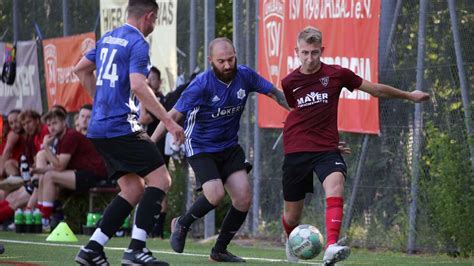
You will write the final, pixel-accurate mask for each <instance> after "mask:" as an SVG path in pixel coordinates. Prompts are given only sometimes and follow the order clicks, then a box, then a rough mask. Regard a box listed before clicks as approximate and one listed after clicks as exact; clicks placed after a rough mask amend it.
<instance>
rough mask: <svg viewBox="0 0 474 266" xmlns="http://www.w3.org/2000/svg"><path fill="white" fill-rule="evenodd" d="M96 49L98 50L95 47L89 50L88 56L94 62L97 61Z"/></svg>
mask: <svg viewBox="0 0 474 266" xmlns="http://www.w3.org/2000/svg"><path fill="white" fill-rule="evenodd" d="M95 51H96V49H95V48H93V49H91V50H90V51H89V52H87V54H86V58H87V59H89V60H90V61H92V62H95Z"/></svg>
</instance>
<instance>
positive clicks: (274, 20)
mask: <svg viewBox="0 0 474 266" xmlns="http://www.w3.org/2000/svg"><path fill="white" fill-rule="evenodd" d="M260 3H261V4H260V24H259V46H258V50H259V57H258V71H259V73H260V74H261V75H262V76H263V77H265V78H267V79H268V80H270V81H271V82H272V83H273V84H274V85H275V86H276V87H278V88H281V79H282V78H284V77H285V76H286V75H287V74H288V73H290V72H291V71H293V70H294V69H296V68H297V67H299V66H300V65H301V63H300V61H299V59H298V57H297V55H296V53H295V46H296V39H297V35H298V33H299V32H300V31H301V30H302V29H303V28H304V27H306V26H314V27H317V28H318V29H319V30H321V32H322V33H323V46H324V47H325V50H324V53H323V55H322V57H321V59H322V61H323V62H325V63H327V64H337V65H341V66H343V67H345V68H349V69H351V70H352V71H354V72H355V73H356V74H357V75H359V76H360V77H362V78H364V79H366V80H368V81H372V82H378V72H377V69H378V47H379V18H380V0H263V1H262V2H260ZM258 103H259V117H258V123H259V126H260V127H264V128H282V127H283V121H284V120H285V117H286V115H287V112H286V111H285V110H284V109H283V108H281V107H279V106H278V105H277V104H276V103H275V102H274V101H272V100H270V99H268V98H267V97H265V96H259V102H258ZM338 128H339V130H341V131H347V132H357V133H368V134H379V132H380V128H379V110H378V99H377V98H375V97H373V96H371V95H370V94H367V93H365V92H362V91H360V90H354V92H352V93H351V92H349V91H348V90H346V89H343V91H342V93H341V96H340V98H339V112H338Z"/></svg>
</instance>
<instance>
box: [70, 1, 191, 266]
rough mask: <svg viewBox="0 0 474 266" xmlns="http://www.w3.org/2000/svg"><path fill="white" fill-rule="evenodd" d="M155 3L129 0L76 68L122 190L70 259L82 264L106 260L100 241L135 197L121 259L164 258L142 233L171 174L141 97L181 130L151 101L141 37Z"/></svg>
mask: <svg viewBox="0 0 474 266" xmlns="http://www.w3.org/2000/svg"><path fill="white" fill-rule="evenodd" d="M157 10H158V5H157V3H156V1H155V0H129V3H128V17H127V23H126V24H124V25H122V26H121V27H119V28H117V29H115V30H113V31H111V32H108V33H106V34H105V35H104V36H103V37H102V38H101V39H100V40H99V41H98V42H97V46H96V49H94V50H92V51H91V52H89V53H88V54H87V55H86V56H85V57H84V58H82V59H81V61H80V62H79V63H78V64H77V65H76V67H75V69H74V71H75V73H76V74H77V76H78V77H79V79H80V80H81V83H82V84H83V85H84V86H85V87H86V88H87V89H88V90H90V91H94V90H95V91H96V92H95V98H94V107H93V110H92V117H91V122H90V125H89V128H88V132H87V136H88V137H89V138H90V139H91V140H92V142H93V143H94V145H95V146H96V148H97V150H98V151H99V152H100V153H101V154H102V155H103V158H104V160H105V161H106V164H107V172H108V175H109V177H110V178H113V179H117V182H118V184H119V186H120V190H121V191H120V193H119V194H118V195H117V196H116V197H115V198H114V199H113V200H112V202H111V203H110V204H109V205H108V206H107V208H106V209H105V211H104V214H103V218H102V221H101V222H100V224H99V225H98V228H97V229H96V230H95V232H94V233H93V235H92V236H91V238H90V241H89V242H88V243H87V245H86V246H85V247H83V248H81V249H80V251H79V253H78V254H77V256H76V258H75V260H76V262H77V263H79V264H81V265H109V263H108V262H107V258H106V257H105V254H104V251H103V249H104V245H105V244H106V243H107V241H108V240H109V239H110V238H111V237H112V236H113V235H114V234H115V232H116V231H117V230H118V229H119V228H120V226H121V225H122V224H123V221H124V220H125V218H126V217H127V216H128V215H129V214H130V212H131V211H132V209H133V207H134V206H135V205H137V203H139V206H138V208H137V210H136V216H135V225H134V226H133V229H132V239H131V242H130V245H129V247H128V249H127V250H125V252H124V255H123V259H122V265H144V264H146V265H168V263H166V262H162V261H158V260H157V259H156V258H155V257H153V255H152V253H151V252H150V251H149V250H148V249H147V248H146V237H147V235H148V233H149V232H150V231H151V229H152V226H153V224H154V223H155V219H156V217H157V216H158V215H159V213H160V210H161V202H162V200H163V197H164V196H165V193H166V191H168V189H169V187H170V185H171V178H170V175H169V173H168V170H167V169H166V167H165V166H164V162H163V157H162V156H161V154H160V153H159V152H158V150H157V147H156V145H155V144H154V143H153V142H152V141H151V140H150V138H149V137H148V135H147V134H146V132H145V131H144V130H143V128H142V126H141V125H140V123H138V101H140V103H141V104H142V105H143V106H144V107H145V108H146V109H147V110H148V111H149V112H151V113H152V114H153V115H155V116H156V117H158V118H159V119H160V120H161V121H162V123H164V125H165V126H166V128H167V129H168V130H169V131H170V132H171V133H172V135H173V136H174V139H175V141H176V142H177V143H178V144H179V143H182V142H183V141H184V132H183V129H182V128H181V127H180V126H179V125H178V124H176V122H175V121H174V120H173V119H171V118H170V116H169V115H168V114H167V113H166V111H165V109H164V108H163V106H162V105H161V104H160V103H159V102H158V101H157V100H156V97H155V96H154V94H153V92H152V90H151V89H150V87H149V86H148V84H147V80H146V76H147V75H148V72H149V70H150V66H151V65H150V60H149V55H148V52H149V45H148V43H147V42H146V40H145V37H146V36H147V35H148V34H150V33H151V32H152V31H153V29H154V27H155V21H156V14H157ZM94 70H97V71H96V74H97V76H96V75H95V74H94ZM142 178H143V179H144V180H143V179H142ZM143 181H144V182H143ZM144 183H146V185H147V186H146V188H145V185H144Z"/></svg>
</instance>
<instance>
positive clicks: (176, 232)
mask: <svg viewBox="0 0 474 266" xmlns="http://www.w3.org/2000/svg"><path fill="white" fill-rule="evenodd" d="M179 218H180V217H176V218H173V220H172V221H171V236H170V244H171V248H172V249H173V250H174V251H175V252H178V253H183V250H184V244H186V235H187V234H188V231H189V228H188V227H184V226H182V225H181V224H180V223H179Z"/></svg>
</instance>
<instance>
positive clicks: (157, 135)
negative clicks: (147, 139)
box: [151, 108, 183, 142]
mask: <svg viewBox="0 0 474 266" xmlns="http://www.w3.org/2000/svg"><path fill="white" fill-rule="evenodd" d="M168 114H169V115H170V117H171V118H172V119H173V120H174V121H180V120H181V119H182V118H183V114H182V113H180V112H178V111H177V110H176V109H174V108H173V109H171V110H170V111H169V112H168ZM165 132H166V128H165V125H164V124H163V123H162V122H161V121H160V123H159V124H158V126H157V127H156V128H155V131H154V132H153V134H152V135H151V140H152V141H153V142H158V140H160V139H161V138H162V137H163V136H164V135H165ZM175 142H176V141H175Z"/></svg>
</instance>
